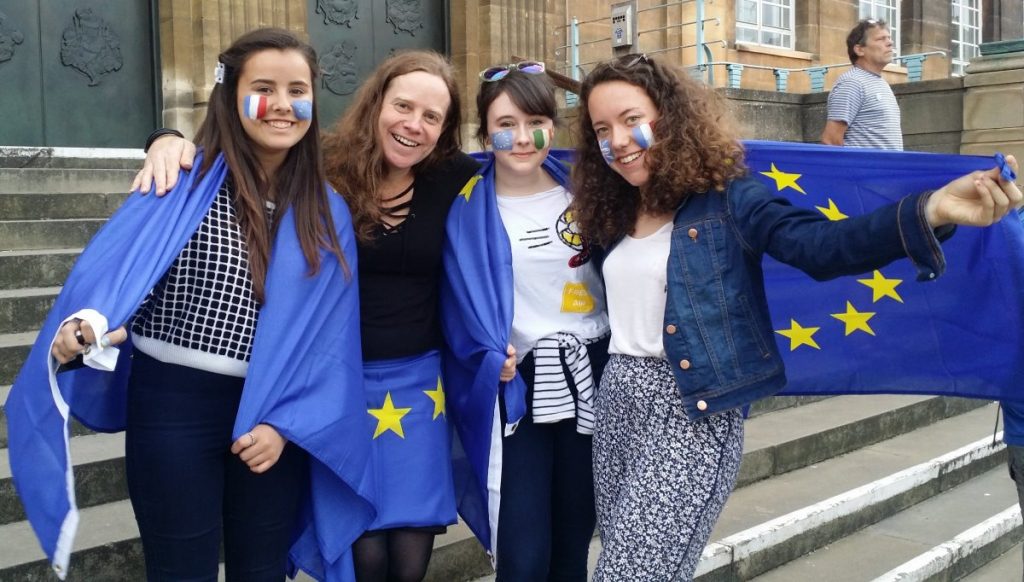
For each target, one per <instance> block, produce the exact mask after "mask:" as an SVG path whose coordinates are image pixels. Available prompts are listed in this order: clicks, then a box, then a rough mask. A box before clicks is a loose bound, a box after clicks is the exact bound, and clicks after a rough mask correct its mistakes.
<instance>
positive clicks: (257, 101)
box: [242, 95, 268, 121]
mask: <svg viewBox="0 0 1024 582" xmlns="http://www.w3.org/2000/svg"><path fill="white" fill-rule="evenodd" d="M242 108H243V110H244V111H243V113H245V116H246V117H248V118H249V119H251V120H253V121H259V120H260V119H263V118H264V117H266V115H267V109H268V107H267V96H266V95H246V96H245V101H243V102H242Z"/></svg>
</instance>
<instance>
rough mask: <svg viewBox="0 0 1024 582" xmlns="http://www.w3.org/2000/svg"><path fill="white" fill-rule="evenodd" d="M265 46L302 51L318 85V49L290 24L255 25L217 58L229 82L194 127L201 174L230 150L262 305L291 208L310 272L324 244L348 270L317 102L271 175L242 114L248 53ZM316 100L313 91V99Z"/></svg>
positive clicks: (240, 213)
mask: <svg viewBox="0 0 1024 582" xmlns="http://www.w3.org/2000/svg"><path fill="white" fill-rule="evenodd" d="M265 50H278V51H296V52H298V53H299V54H301V55H302V56H303V58H304V59H305V61H306V64H308V65H309V71H310V76H311V80H312V81H313V87H314V88H315V87H316V77H317V75H318V73H319V69H318V68H317V64H316V52H315V51H314V50H313V47H311V46H309V45H308V44H306V43H304V42H302V41H301V40H299V38H298V37H296V36H295V35H294V34H292V33H291V32H289V31H287V30H284V29H280V28H262V29H259V30H254V31H252V32H249V33H247V34H244V35H242V36H241V37H239V38H238V39H237V40H236V41H235V42H234V43H232V45H231V46H230V47H228V48H227V50H225V51H224V52H222V53H221V54H220V55H219V56H218V57H217V58H218V59H219V60H220V62H221V63H223V64H224V82H223V83H218V84H216V85H214V88H213V91H212V92H211V93H210V101H209V106H208V108H207V111H206V119H204V120H203V123H202V125H200V126H199V131H198V132H197V133H196V144H197V145H198V146H199V147H200V148H202V149H203V151H204V155H203V163H202V165H201V167H200V168H199V175H200V176H203V175H205V174H206V172H208V171H209V170H210V167H211V166H212V165H213V161H214V159H215V158H216V157H217V155H218V154H220V153H223V154H224V160H225V162H227V166H228V171H229V172H230V175H231V179H232V180H233V183H234V193H233V195H234V200H233V201H234V205H235V213H236V214H237V216H238V225H239V228H240V229H241V230H242V233H243V234H244V235H245V243H246V248H247V250H248V253H249V269H250V271H251V274H252V286H253V292H254V294H255V296H256V299H257V300H258V301H260V302H261V303H262V302H263V301H264V299H265V295H264V287H265V284H266V277H267V268H268V265H269V262H270V246H271V241H273V238H274V234H275V233H276V232H277V227H278V225H279V224H280V221H281V217H282V216H284V212H285V210H287V209H288V208H289V207H291V208H292V209H293V213H294V216H295V230H296V233H297V234H298V238H299V245H300V246H301V247H302V254H303V255H304V256H305V258H306V263H307V264H308V265H309V271H308V272H309V275H311V276H312V275H314V274H316V272H317V271H319V269H320V249H321V248H323V249H325V250H327V251H328V252H331V253H334V255H336V256H337V258H338V262H339V263H341V266H342V269H343V270H344V272H345V274H346V275H349V274H350V271H349V266H348V262H347V261H346V260H345V256H344V254H343V253H342V252H341V246H340V244H339V242H338V235H337V233H336V232H335V229H334V228H333V224H334V222H333V220H332V219H331V209H330V205H329V203H328V191H327V185H326V184H327V182H326V176H325V174H324V167H323V158H322V155H321V152H320V129H319V124H318V122H317V115H316V108H315V107H314V108H313V119H312V120H311V122H310V125H309V130H308V131H306V135H304V136H303V137H302V139H301V140H299V142H298V143H297V144H295V145H294V146H292V148H291V149H290V150H289V151H288V156H287V157H286V158H285V160H284V163H283V164H281V167H280V168H278V170H277V173H276V174H275V175H274V176H273V177H270V176H267V175H266V173H265V172H264V171H263V167H262V166H261V165H260V163H259V161H258V159H257V157H256V154H255V152H254V150H253V146H252V142H251V141H250V140H249V137H248V136H247V135H246V133H245V130H244V129H243V128H242V122H241V120H240V119H239V117H238V79H239V77H241V73H242V68H243V67H244V66H245V63H246V62H247V61H248V60H249V58H251V57H252V56H253V55H254V54H256V53H258V52H261V51H265ZM315 100H316V97H315V95H314V103H315ZM271 190H273V191H274V193H275V196H276V200H275V201H274V202H275V203H276V210H275V212H274V217H273V220H272V222H271V224H267V214H266V212H267V211H266V204H265V203H266V201H267V200H269V193H270V191H271ZM329 225H330V226H329Z"/></svg>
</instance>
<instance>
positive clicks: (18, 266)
mask: <svg viewBox="0 0 1024 582" xmlns="http://www.w3.org/2000/svg"><path fill="white" fill-rule="evenodd" d="M81 252H82V249H81V248H67V249H55V250H53V249H46V250H24V251H0V289H21V288H24V287H50V286H58V285H63V284H64V280H65V279H67V277H68V273H69V272H70V271H71V266H72V265H74V264H75V260H76V259H77V258H78V255H79V253H81Z"/></svg>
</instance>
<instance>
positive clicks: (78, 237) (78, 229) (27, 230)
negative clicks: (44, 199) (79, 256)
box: [0, 218, 107, 251]
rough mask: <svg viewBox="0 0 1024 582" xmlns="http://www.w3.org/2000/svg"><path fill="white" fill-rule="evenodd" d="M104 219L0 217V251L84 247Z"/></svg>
mask: <svg viewBox="0 0 1024 582" xmlns="http://www.w3.org/2000/svg"><path fill="white" fill-rule="evenodd" d="M106 220H107V219H106V218H74V219H65V220H0V250H5V251H23V250H45V249H63V248H68V247H84V246H85V245H86V243H88V242H89V240H90V239H92V237H93V235H94V234H96V231H98V230H99V229H100V227H101V226H103V224H104V223H105V222H106Z"/></svg>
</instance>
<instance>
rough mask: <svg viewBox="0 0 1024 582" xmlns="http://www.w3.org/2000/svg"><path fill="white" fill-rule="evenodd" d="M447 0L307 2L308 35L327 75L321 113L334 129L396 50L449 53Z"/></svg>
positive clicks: (325, 123) (324, 123) (323, 122)
mask: <svg viewBox="0 0 1024 582" xmlns="http://www.w3.org/2000/svg"><path fill="white" fill-rule="evenodd" d="M447 7H448V3H447V2H446V1H445V0H309V38H310V41H311V42H312V43H313V46H314V47H316V51H317V53H318V54H319V55H320V68H321V70H322V73H323V78H322V81H321V84H320V87H319V93H318V94H317V97H318V100H319V105H318V108H317V111H318V113H319V115H320V123H321V125H322V126H323V127H324V128H328V127H330V126H331V125H332V124H333V123H334V121H335V120H337V119H338V117H339V116H340V115H341V113H342V112H343V111H344V110H345V107H346V106H348V104H349V102H350V101H351V100H352V97H353V96H354V94H355V92H356V89H358V88H359V85H360V83H362V81H363V79H365V78H366V77H367V75H369V73H370V72H372V71H373V69H374V68H375V67H376V66H377V64H378V63H379V62H381V61H382V60H384V59H386V58H387V57H388V56H389V55H390V54H392V53H393V52H394V51H397V50H401V49H412V48H417V49H433V50H436V51H438V52H442V53H443V52H445V49H446V39H447V37H446V31H447V23H448V13H447Z"/></svg>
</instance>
